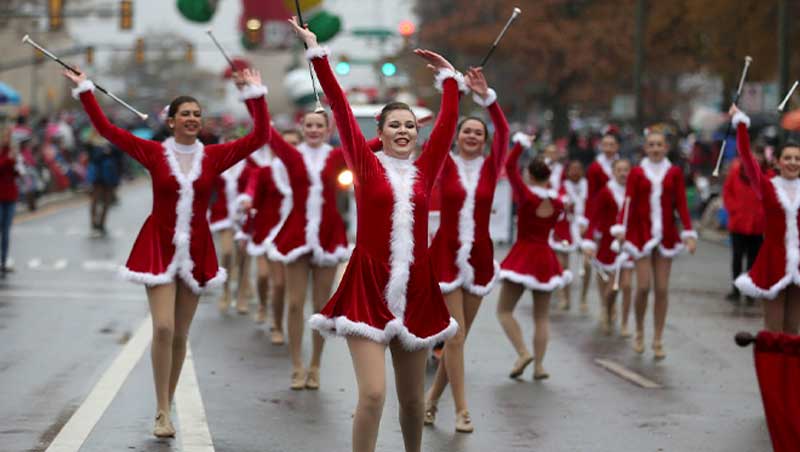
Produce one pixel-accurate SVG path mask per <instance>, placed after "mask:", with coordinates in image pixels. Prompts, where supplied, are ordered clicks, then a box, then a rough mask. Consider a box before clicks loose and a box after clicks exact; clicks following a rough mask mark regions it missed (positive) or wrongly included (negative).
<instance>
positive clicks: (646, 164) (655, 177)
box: [640, 157, 672, 184]
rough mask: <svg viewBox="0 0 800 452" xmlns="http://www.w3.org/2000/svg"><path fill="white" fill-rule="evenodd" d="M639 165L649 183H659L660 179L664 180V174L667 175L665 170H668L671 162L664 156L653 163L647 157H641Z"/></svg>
mask: <svg viewBox="0 0 800 452" xmlns="http://www.w3.org/2000/svg"><path fill="white" fill-rule="evenodd" d="M640 165H641V166H642V169H643V170H644V175H645V176H647V179H649V180H650V182H651V183H656V184H660V183H661V181H663V180H664V176H666V175H667V171H669V169H670V167H671V166H672V162H670V161H669V159H668V158H666V157H664V159H663V160H661V161H660V162H658V163H653V162H652V161H651V160H650V159H649V158H648V157H645V158H644V159H642V162H641V163H640Z"/></svg>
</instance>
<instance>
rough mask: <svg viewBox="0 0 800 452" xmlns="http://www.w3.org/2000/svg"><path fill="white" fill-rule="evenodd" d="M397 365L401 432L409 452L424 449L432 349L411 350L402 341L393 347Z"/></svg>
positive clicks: (396, 378) (395, 368)
mask: <svg viewBox="0 0 800 452" xmlns="http://www.w3.org/2000/svg"><path fill="white" fill-rule="evenodd" d="M389 348H390V349H391V351H392V363H393V364H394V376H395V385H396V386H397V401H398V402H399V405H400V429H401V430H402V432H403V444H404V445H405V449H406V452H420V450H421V448H422V420H423V417H424V416H423V415H424V411H425V405H424V403H423V400H424V393H425V361H426V358H427V356H428V350H426V349H422V350H416V351H413V352H410V351H407V350H406V349H404V348H403V346H402V345H401V344H400V343H399V342H398V341H396V340H395V341H393V342H392V343H391V344H389Z"/></svg>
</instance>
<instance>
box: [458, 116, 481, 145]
mask: <svg viewBox="0 0 800 452" xmlns="http://www.w3.org/2000/svg"><path fill="white" fill-rule="evenodd" d="M469 120H472V121H478V122H479V123H481V125H482V126H483V136H485V137H487V141H488V137H489V128H488V127H487V126H486V122H485V121H484V120H483V119H481V118H479V117H477V116H467V117H466V118H464V119H462V120H461V121H459V122H458V127H457V128H456V135H458V134H459V133H460V132H461V128H462V127H464V123H465V122H467V121H469Z"/></svg>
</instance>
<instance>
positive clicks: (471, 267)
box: [431, 90, 509, 297]
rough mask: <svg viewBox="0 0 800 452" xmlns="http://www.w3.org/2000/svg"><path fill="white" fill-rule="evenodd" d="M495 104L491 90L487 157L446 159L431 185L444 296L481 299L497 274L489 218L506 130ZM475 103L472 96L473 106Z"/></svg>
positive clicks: (435, 251) (436, 255)
mask: <svg viewBox="0 0 800 452" xmlns="http://www.w3.org/2000/svg"><path fill="white" fill-rule="evenodd" d="M496 99H497V95H496V94H495V93H494V90H492V91H490V98H489V99H487V100H489V101H490V102H486V103H484V105H486V106H488V110H489V114H490V116H491V117H492V123H493V124H494V126H495V135H494V138H493V140H492V150H491V153H490V154H489V157H488V158H484V157H483V156H481V157H479V158H477V159H474V160H464V159H462V158H461V157H459V156H457V155H455V156H450V155H448V156H447V158H446V159H445V162H444V167H443V168H442V173H441V175H440V176H439V180H438V182H437V184H436V186H437V189H438V191H439V193H440V196H441V214H440V215H441V216H440V218H441V220H440V226H439V229H438V231H437V232H436V235H435V236H434V238H433V242H432V244H431V257H432V258H433V267H434V271H436V274H437V275H438V277H439V287H440V288H441V289H442V292H443V293H449V292H452V291H454V290H456V289H457V288H459V287H461V288H463V289H464V290H466V291H468V292H469V293H471V294H473V295H476V296H480V297H482V296H484V295H486V294H488V293H489V292H490V291H491V290H492V288H493V287H494V284H495V282H496V280H497V276H498V272H499V270H500V266H499V264H498V263H497V261H495V260H494V244H493V243H492V238H491V236H490V235H489V218H490V216H491V214H492V202H493V201H494V190H495V186H496V185H497V179H498V177H499V175H500V172H501V171H502V169H503V161H504V159H505V155H506V143H508V137H509V130H508V122H507V121H506V118H505V115H504V114H503V111H502V110H501V109H500V106H499V105H498V103H497V102H496ZM480 101H482V99H481V98H479V97H476V102H478V103H480Z"/></svg>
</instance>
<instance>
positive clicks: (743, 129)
mask: <svg viewBox="0 0 800 452" xmlns="http://www.w3.org/2000/svg"><path fill="white" fill-rule="evenodd" d="M730 113H731V115H733V117H732V118H731V121H732V122H733V125H734V126H735V127H736V147H737V148H738V149H739V154H740V155H741V156H742V169H743V170H744V174H745V175H746V176H747V179H748V181H749V183H750V188H752V189H753V191H754V192H755V193H756V196H758V199H761V196H762V193H761V178H762V177H763V176H762V175H761V169H760V166H759V165H758V162H757V161H756V158H755V157H754V156H753V152H752V151H751V150H750V133H749V132H748V131H747V128H748V127H750V118H749V117H748V116H747V115H746V114H745V113H744V112H742V111H741V110H739V109H738V108H737V107H736V105H732V106H731V109H730Z"/></svg>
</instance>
